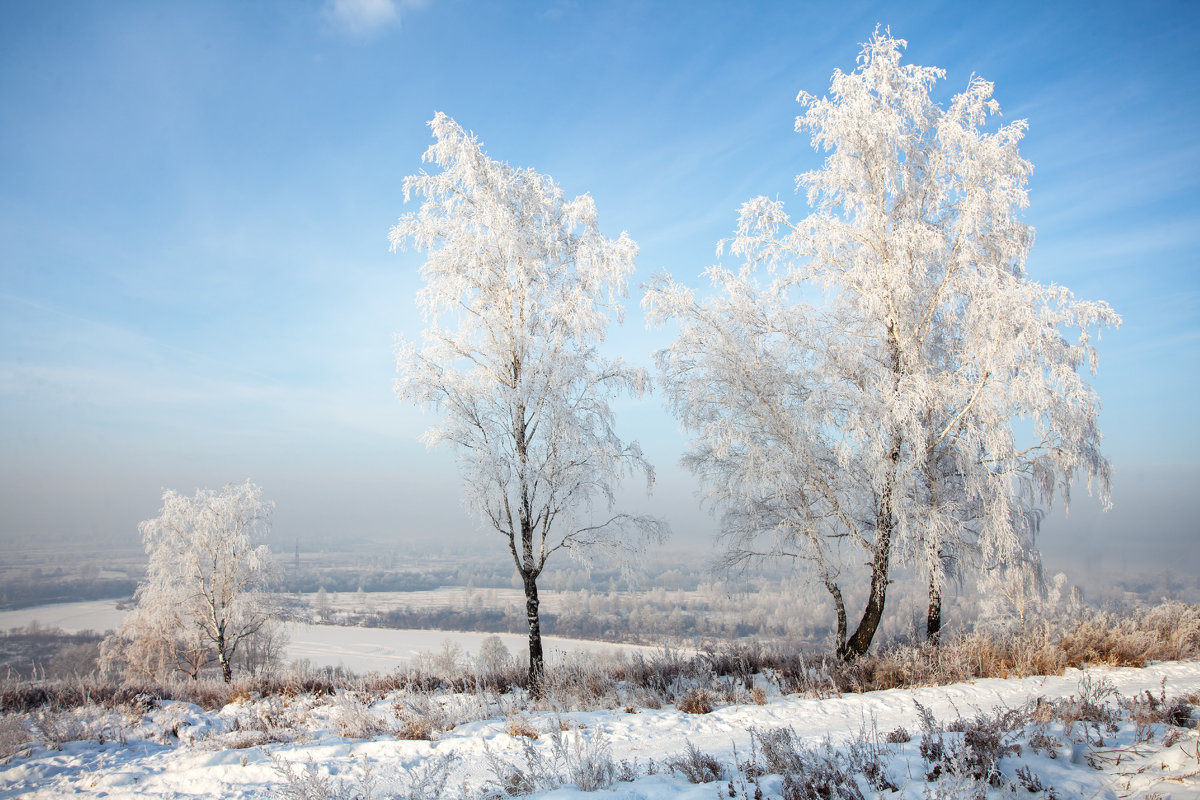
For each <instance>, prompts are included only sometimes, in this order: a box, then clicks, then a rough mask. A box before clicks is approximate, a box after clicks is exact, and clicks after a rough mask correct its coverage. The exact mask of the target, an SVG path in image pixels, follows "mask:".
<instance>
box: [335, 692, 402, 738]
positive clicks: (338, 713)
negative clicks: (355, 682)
mask: <svg viewBox="0 0 1200 800" xmlns="http://www.w3.org/2000/svg"><path fill="white" fill-rule="evenodd" d="M330 721H331V722H332V723H333V725H334V730H336V731H337V732H338V733H339V734H341V735H342V736H345V737H346V738H347V739H370V738H372V737H374V736H377V735H379V734H381V733H384V732H385V731H388V730H390V728H389V726H388V724H387V723H385V722H384V721H383V720H382V719H380V718H379V716H378V715H376V714H375V713H374V712H372V711H371V709H370V708H368V707H367V706H366V704H365V703H363V702H362V701H361V700H359V699H358V698H357V697H354V696H353V695H351V694H349V693H343V694H340V695H338V697H337V699H336V700H334V701H333V707H332V709H331V711H330Z"/></svg>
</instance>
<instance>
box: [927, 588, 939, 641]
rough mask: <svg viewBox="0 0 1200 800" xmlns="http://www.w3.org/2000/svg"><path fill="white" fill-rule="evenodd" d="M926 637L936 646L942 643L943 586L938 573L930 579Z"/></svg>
mask: <svg viewBox="0 0 1200 800" xmlns="http://www.w3.org/2000/svg"><path fill="white" fill-rule="evenodd" d="M925 638H926V640H928V641H929V643H930V644H932V645H934V646H935V647H936V646H937V645H939V644H941V643H942V587H941V584H940V583H938V580H937V576H936V575H935V576H933V577H931V578H930V579H929V614H928V616H927V617H926V618H925Z"/></svg>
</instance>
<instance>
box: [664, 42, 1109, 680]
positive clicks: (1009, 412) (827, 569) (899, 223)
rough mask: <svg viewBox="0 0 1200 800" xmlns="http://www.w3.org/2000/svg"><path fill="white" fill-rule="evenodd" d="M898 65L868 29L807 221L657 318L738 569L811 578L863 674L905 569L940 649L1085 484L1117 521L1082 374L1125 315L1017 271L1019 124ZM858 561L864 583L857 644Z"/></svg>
mask: <svg viewBox="0 0 1200 800" xmlns="http://www.w3.org/2000/svg"><path fill="white" fill-rule="evenodd" d="M905 46H906V43H905V42H904V41H903V40H900V39H895V38H893V37H892V36H891V35H890V33H889V32H880V31H879V30H878V29H877V30H876V32H875V34H874V36H873V37H872V38H871V40H870V41H869V42H867V43H865V44H864V45H863V47H862V51H861V53H860V55H859V58H858V66H857V68H856V69H855V70H854V71H853V72H850V73H843V72H841V71H840V70H839V71H836V72H835V73H834V75H833V79H832V81H831V84H830V89H829V93H828V95H826V96H824V97H819V98H818V97H816V96H814V95H811V94H808V93H806V92H801V93H800V95H799V97H798V101H799V102H800V103H801V104H802V105H803V106H804V108H805V111H804V113H803V114H802V115H801V116H799V117H798V118H797V120H796V130H797V132H801V133H807V134H809V135H810V137H811V143H812V146H813V147H814V148H815V149H817V150H818V151H823V152H825V153H826V154H827V155H826V157H825V159H824V163H823V164H822V166H821V167H820V168H818V169H815V170H813V171H811V172H807V173H804V174H802V175H800V176H799V177H798V178H797V189H798V190H800V189H803V190H805V192H806V195H807V200H808V204H809V206H810V207H811V213H810V214H809V215H808V216H807V217H805V218H804V219H801V220H799V221H795V222H793V221H792V220H791V219H790V217H789V216H788V214H787V212H786V211H785V209H784V205H783V203H782V202H781V201H779V200H771V199H767V198H764V197H759V198H755V199H753V200H751V201H749V202H747V203H745V204H744V205H743V206H742V208H741V212H740V214H739V217H738V224H737V227H736V231H735V234H734V236H733V238H732V239H730V240H728V241H726V242H723V243H722V246H721V247H719V248H718V254H720V253H721V252H723V248H725V247H727V248H728V251H729V252H731V253H732V254H733V255H734V256H735V257H737V258H740V259H741V261H742V264H741V266H740V267H739V268H738V269H737V270H730V269H726V268H723V267H720V266H716V267H712V268H710V269H709V270H708V271H707V273H706V275H707V277H708V279H709V282H710V283H711V286H712V291H711V293H710V295H709V296H708V297H707V298H706V299H697V297H696V296H695V293H694V292H693V291H692V290H690V289H688V288H687V287H685V286H682V285H680V284H679V283H677V282H676V281H674V280H673V279H672V278H671V277H670V276H665V275H664V276H660V277H659V278H657V279H656V280H655V282H654V283H653V284H652V286H651V287H650V290H649V291H648V292H647V295H646V297H645V300H644V304H645V305H646V307H647V310H648V314H649V318H650V320H651V321H652V322H655V323H660V324H661V323H666V322H668V321H673V322H676V323H678V325H679V328H680V334H679V337H678V339H677V340H676V341H675V342H674V343H673V344H672V345H671V346H670V347H668V348H667V349H665V350H664V351H662V352H661V353H659V356H658V361H659V366H660V368H661V370H662V374H663V378H664V383H665V386H666V391H667V395H668V398H669V402H670V403H671V405H672V407H673V408H674V410H675V412H676V413H677V414H678V416H679V418H680V419H681V421H682V423H683V424H684V426H685V427H686V428H687V429H689V430H690V431H692V432H693V434H694V439H693V442H692V446H691V449H690V451H689V453H688V455H687V456H686V459H685V463H686V464H687V465H688V466H689V467H690V468H691V469H692V470H693V471H694V472H695V473H696V474H697V475H698V477H699V478H700V480H701V482H702V483H703V484H704V486H705V487H707V491H708V496H709V498H710V500H711V501H712V502H713V503H714V504H715V506H716V507H717V508H719V509H720V510H721V512H722V520H723V530H724V535H725V536H726V540H727V544H728V549H727V559H728V560H729V561H730V562H731V563H737V562H740V561H744V560H746V559H752V558H759V557H770V556H787V557H792V558H796V559H799V560H802V561H803V562H805V563H807V564H809V565H811V567H812V570H813V573H814V575H815V576H816V579H817V580H819V581H820V582H822V583H823V584H824V585H825V587H826V588H827V589H828V591H829V593H830V596H831V598H832V601H833V603H834V606H835V609H836V612H837V618H838V633H837V650H838V652H839V653H840V654H841V655H842V656H845V657H850V658H853V657H856V656H859V655H861V654H863V653H865V652H866V650H867V648H868V647H869V646H870V643H871V640H872V638H873V637H874V634H875V631H876V630H877V628H878V625H879V623H880V621H881V619H882V616H883V612H884V607H885V601H886V593H887V585H888V582H889V579H890V575H891V569H892V565H893V564H894V563H895V562H896V561H897V560H898V559H907V560H909V561H911V562H912V563H913V564H914V565H916V566H917V567H919V569H920V572H921V574H922V575H924V577H925V579H926V580H927V581H928V588H929V610H928V616H927V630H928V633H929V635H930V636H931V637H932V638H934V639H936V638H937V635H938V632H939V630H940V627H941V606H942V600H941V598H942V589H943V585H944V583H945V581H946V579H947V577H948V575H953V574H954V573H955V572H956V571H958V570H961V569H964V568H966V567H967V566H971V567H974V568H989V567H993V566H996V565H999V564H1003V563H1005V562H1006V561H1008V560H1011V559H1012V558H1014V557H1015V556H1017V555H1018V554H1021V555H1022V557H1027V556H1028V548H1026V547H1025V546H1024V545H1023V543H1025V542H1028V541H1030V539H1031V537H1030V535H1029V534H1030V533H1031V531H1032V529H1034V528H1035V527H1036V524H1037V520H1038V519H1039V518H1040V517H1039V510H1040V508H1041V507H1042V506H1044V505H1047V504H1050V503H1052V502H1053V501H1054V500H1055V498H1056V497H1058V498H1061V500H1062V501H1063V502H1064V503H1065V502H1067V501H1069V498H1070V488H1071V485H1072V483H1073V482H1074V481H1075V480H1076V479H1077V477H1080V476H1082V477H1085V478H1086V479H1087V481H1088V486H1089V490H1091V489H1093V488H1094V489H1096V490H1097V491H1098V493H1099V495H1100V497H1101V499H1102V502H1104V503H1105V504H1106V505H1107V503H1108V483H1109V463H1108V461H1107V460H1106V459H1105V458H1104V456H1103V455H1102V454H1101V452H1100V441H1101V436H1100V430H1099V427H1098V415H1099V410H1100V403H1099V399H1098V398H1097V396H1096V394H1095V392H1094V391H1093V390H1092V389H1091V387H1090V386H1089V384H1088V383H1087V381H1086V380H1085V379H1084V377H1082V376H1081V374H1080V369H1081V368H1082V367H1084V366H1087V367H1088V368H1090V369H1091V370H1093V371H1094V370H1095V366H1096V351H1095V349H1094V347H1093V344H1092V332H1093V331H1096V330H1098V329H1099V328H1100V327H1102V326H1105V325H1112V326H1116V325H1119V323H1120V318H1119V317H1118V316H1117V315H1116V314H1115V313H1114V312H1113V310H1112V309H1111V308H1110V307H1109V306H1108V305H1107V304H1106V303H1103V302H1084V301H1080V300H1077V299H1076V298H1074V297H1073V296H1072V294H1071V293H1070V292H1069V291H1067V290H1066V289H1064V288H1062V287H1060V286H1055V285H1050V286H1046V285H1042V284H1039V283H1037V282H1035V281H1033V280H1031V279H1030V278H1029V277H1028V275H1027V274H1026V270H1025V263H1026V258H1027V256H1028V253H1029V250H1030V247H1031V246H1032V244H1033V239H1034V233H1033V230H1032V228H1030V227H1029V226H1028V225H1027V224H1026V223H1025V222H1024V221H1023V220H1022V219H1021V216H1020V214H1021V211H1022V209H1024V208H1025V207H1026V206H1027V204H1028V194H1027V181H1028V177H1029V174H1030V171H1031V165H1030V164H1029V162H1028V161H1026V160H1025V159H1023V158H1022V157H1021V156H1020V153H1019V152H1018V143H1019V142H1020V140H1021V138H1022V136H1023V135H1024V132H1025V129H1026V123H1025V122H1024V121H1022V120H1019V121H1016V122H1011V123H1008V124H1006V125H999V126H997V125H993V124H992V123H991V118H992V117H993V116H995V115H997V114H998V113H999V105H998V104H997V102H996V101H995V100H994V99H993V97H992V93H993V87H992V84H991V83H988V82H987V81H985V80H983V79H981V78H978V77H972V79H971V80H970V82H969V83H968V85H967V88H966V89H965V90H964V91H963V92H961V93H959V94H956V95H954V96H953V97H952V98H951V100H950V102H949V104H948V105H947V106H945V107H943V106H942V105H939V104H938V103H936V102H935V101H934V100H933V98H932V97H931V90H932V89H933V87H934V85H935V83H936V82H937V81H938V80H939V79H941V78H943V77H944V72H943V71H942V70H940V69H937V68H934V67H920V66H914V65H907V64H902V63H901V52H902V50H903V48H904V47H905ZM1072 331H1073V333H1072ZM848 560H849V561H853V562H859V561H863V560H865V561H866V562H867V564H868V565H869V569H870V586H869V589H868V592H867V600H866V605H865V608H864V610H863V612H862V615H861V617H860V618H859V620H858V623H857V625H856V627H855V629H854V631H853V633H850V632H849V630H848V628H849V626H848V622H847V610H846V607H845V602H844V595H843V588H842V584H841V583H840V580H839V579H840V578H841V577H842V573H843V570H844V567H845V565H846V564H847V562H848Z"/></svg>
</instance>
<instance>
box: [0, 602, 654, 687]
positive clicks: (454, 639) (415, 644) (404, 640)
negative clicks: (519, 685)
mask: <svg viewBox="0 0 1200 800" xmlns="http://www.w3.org/2000/svg"><path fill="white" fill-rule="evenodd" d="M436 594H437V593H433V592H429V593H425V596H424V597H423V598H421V600H422V601H423V602H429V603H432V602H434V595H436ZM450 594H453V592H450ZM127 613H128V612H127V611H122V610H121V609H118V608H117V604H116V601H115V600H95V601H89V602H80V603H59V604H56V605H46V606H37V607H34V608H24V609H20V610H17V611H3V612H0V631H3V630H10V629H12V628H25V627H27V626H29V625H30V624H31V623H33V622H37V624H39V625H41V626H42V627H44V628H61V629H62V630H63V631H66V632H67V633H75V632H78V631H83V630H92V631H97V632H101V633H103V632H104V631H106V630H113V629H116V628H119V627H120V626H121V623H122V621H123V620H124V619H125V616H126V615H127ZM285 628H286V630H287V633H288V636H289V641H288V646H287V656H286V658H287V660H288V661H297V660H300V659H304V660H307V661H308V663H309V664H310V665H312V666H314V667H344V668H346V669H348V670H351V671H353V672H359V673H365V672H371V671H375V672H390V671H392V670H393V669H396V668H397V667H410V666H413V664H414V662H415V661H416V660H417V658H418V656H420V655H421V654H424V653H434V652H437V651H439V650H440V649H441V647H442V645H443V643H444V642H447V641H448V642H451V643H452V644H453V645H455V646H457V647H458V648H459V649H460V650H461V651H462V655H463V656H464V657H469V656H473V655H475V654H478V653H479V647H480V644H481V643H482V642H483V640H484V639H486V638H487V637H489V636H492V635H496V636H499V637H500V640H501V641H503V642H504V646H505V647H507V648H508V650H509V652H510V653H513V654H514V655H520V654H522V653H524V652H525V651H526V648H527V647H528V640H527V639H526V637H524V636H522V635H519V634H511V633H501V634H490V633H476V632H459V631H434V630H398V629H392V628H351V627H344V626H339V625H310V624H306V623H299V622H293V623H288V624H287V625H286V626H285ZM542 646H543V647H544V648H545V651H546V658H547V661H548V663H550V664H556V663H561V662H562V660H563V659H565V658H567V657H570V656H571V655H572V654H575V653H581V654H584V655H585V656H587V657H595V658H603V657H610V656H611V657H619V656H620V654H621V653H635V652H642V653H647V654H649V653H653V652H657V648H653V647H642V646H639V645H628V644H620V645H617V644H613V643H611V642H595V641H588V640H584V639H564V638H561V637H558V636H544V637H542Z"/></svg>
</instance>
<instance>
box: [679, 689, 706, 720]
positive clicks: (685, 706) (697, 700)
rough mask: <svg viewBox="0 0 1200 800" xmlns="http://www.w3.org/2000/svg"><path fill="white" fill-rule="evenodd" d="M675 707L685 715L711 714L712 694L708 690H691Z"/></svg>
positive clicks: (681, 697)
mask: <svg viewBox="0 0 1200 800" xmlns="http://www.w3.org/2000/svg"><path fill="white" fill-rule="evenodd" d="M675 707H676V708H678V709H679V710H680V711H682V712H683V713H685V714H711V713H712V710H713V696H712V692H710V691H708V690H707V689H690V690H688V691H687V692H685V693H684V694H683V695H681V696H680V697H679V699H678V700H676V701H675Z"/></svg>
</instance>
